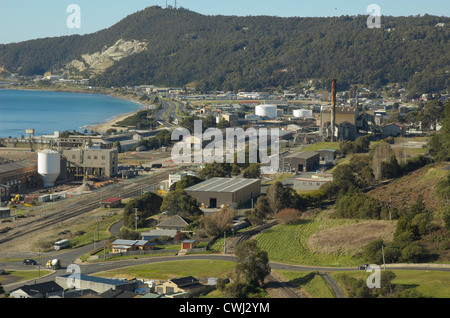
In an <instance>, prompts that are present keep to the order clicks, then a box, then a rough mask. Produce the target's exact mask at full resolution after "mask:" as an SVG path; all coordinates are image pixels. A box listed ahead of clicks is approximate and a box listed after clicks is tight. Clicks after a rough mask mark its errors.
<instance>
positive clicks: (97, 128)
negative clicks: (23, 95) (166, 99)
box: [0, 87, 153, 133]
mask: <svg viewBox="0 0 450 318" xmlns="http://www.w3.org/2000/svg"><path fill="white" fill-rule="evenodd" d="M0 89H11V90H23V91H36V92H60V93H79V94H96V95H104V96H109V97H113V98H117V99H122V100H126V101H128V102H132V103H135V104H136V105H137V106H138V107H139V109H137V110H135V111H132V112H128V113H123V114H119V115H116V116H114V117H112V118H105V121H102V122H98V123H94V124H87V125H84V126H81V127H80V128H79V129H80V131H82V130H85V129H87V130H88V131H94V132H98V133H105V132H106V131H107V130H108V129H110V128H114V129H117V130H118V131H120V128H119V129H118V127H113V125H114V124H116V123H117V122H119V121H122V120H124V119H125V118H127V117H130V116H132V115H134V114H136V113H138V112H140V111H142V110H146V109H148V107H149V106H150V105H153V104H149V105H147V104H144V103H143V102H142V101H138V100H136V99H134V98H127V96H125V95H122V94H119V93H114V92H98V91H89V90H83V89H81V90H69V89H64V88H49V87H44V88H42V89H39V88H26V87H2V88H0ZM122 129H126V128H122Z"/></svg>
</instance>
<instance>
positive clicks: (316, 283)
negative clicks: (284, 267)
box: [276, 271, 334, 298]
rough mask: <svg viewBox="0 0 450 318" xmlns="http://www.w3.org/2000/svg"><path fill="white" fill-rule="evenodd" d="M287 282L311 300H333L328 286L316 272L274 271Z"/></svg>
mask: <svg viewBox="0 0 450 318" xmlns="http://www.w3.org/2000/svg"><path fill="white" fill-rule="evenodd" d="M276 272H277V273H279V274H281V275H282V276H284V277H285V278H287V279H288V280H289V283H291V284H292V285H294V286H295V287H296V288H301V290H302V291H304V292H306V294H307V295H308V296H309V297H311V298H334V294H333V292H332V290H331V289H330V287H329V286H328V284H327V283H326V282H325V281H324V279H323V278H322V277H321V276H320V275H319V273H317V272H293V271H276Z"/></svg>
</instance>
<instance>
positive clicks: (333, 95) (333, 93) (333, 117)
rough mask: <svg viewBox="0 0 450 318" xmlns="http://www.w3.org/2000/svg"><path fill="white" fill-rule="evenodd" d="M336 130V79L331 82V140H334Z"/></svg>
mask: <svg viewBox="0 0 450 318" xmlns="http://www.w3.org/2000/svg"><path fill="white" fill-rule="evenodd" d="M335 130H336V79H333V81H332V82H331V141H332V142H334V141H335V136H334V132H335Z"/></svg>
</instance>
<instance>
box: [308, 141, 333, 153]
mask: <svg viewBox="0 0 450 318" xmlns="http://www.w3.org/2000/svg"><path fill="white" fill-rule="evenodd" d="M321 149H333V150H338V149H339V142H326V141H323V142H318V143H315V144H312V145H309V146H306V147H305V148H303V149H302V150H301V151H317V150H321Z"/></svg>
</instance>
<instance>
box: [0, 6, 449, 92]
mask: <svg viewBox="0 0 450 318" xmlns="http://www.w3.org/2000/svg"><path fill="white" fill-rule="evenodd" d="M366 21H367V17H366V16H341V17H332V18H279V17H270V16H248V17H237V16H204V15H200V14H198V13H195V12H192V11H189V10H186V9H178V10H175V9H162V8H160V7H157V6H154V7H149V8H147V9H145V10H143V11H140V12H137V13H135V14H132V15H130V16H128V17H127V18H125V19H123V20H122V21H120V22H118V23H117V24H115V25H114V26H112V27H110V28H108V29H105V30H101V31H98V32H96V33H93V34H88V35H83V36H79V35H74V36H65V37H56V38H45V39H38V40H32V41H26V42H21V43H13V44H8V45H0V69H5V70H6V71H7V72H18V73H20V74H24V75H34V74H44V73H45V72H47V71H51V72H58V70H61V68H62V67H64V66H65V65H66V64H67V63H69V62H71V61H72V60H74V59H78V60H80V59H81V55H82V54H93V53H95V52H101V51H102V50H104V49H105V48H106V47H111V46H112V45H114V44H115V43H116V42H117V41H118V40H120V39H123V40H128V41H131V40H137V41H141V42H145V43H147V49H146V50H144V51H142V52H140V53H136V54H132V55H131V56H128V57H125V58H123V59H121V60H120V61H118V62H115V63H114V64H113V65H112V66H111V67H109V68H108V69H107V70H106V72H104V73H102V74H99V75H97V76H95V77H94V78H93V79H92V80H91V83H90V84H91V85H94V86H105V87H110V86H124V85H138V84H155V85H170V86H180V87H181V86H184V85H186V84H188V83H193V82H194V83H196V84H197V87H198V88H202V89H203V90H208V89H220V90H233V91H237V90H240V89H241V90H257V89H265V88H269V87H275V88H276V87H279V86H281V87H288V86H293V85H298V83H300V82H301V81H302V80H307V79H311V78H313V79H318V80H320V79H324V80H323V84H321V83H320V81H318V82H315V85H316V87H318V88H324V89H328V87H327V86H328V85H330V84H329V79H331V78H337V79H338V85H339V86H340V87H338V89H346V88H348V87H349V85H352V84H357V83H358V84H364V85H370V86H372V87H375V88H376V87H379V86H381V85H384V84H387V83H389V82H399V83H403V84H405V85H406V87H407V88H409V89H411V90H414V91H415V92H416V93H428V92H436V91H442V90H444V89H447V88H448V87H449V86H450V80H449V75H448V73H446V71H448V61H449V59H450V55H449V54H450V50H449V48H450V47H449V43H448V40H449V38H450V28H449V25H450V18H448V17H436V16H429V15H425V16H422V17H420V16H414V17H413V16H410V17H383V22H382V23H383V25H382V26H383V27H382V28H381V29H369V28H367V25H366ZM437 23H445V26H444V27H437V26H436V24H437ZM80 75H86V74H80Z"/></svg>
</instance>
